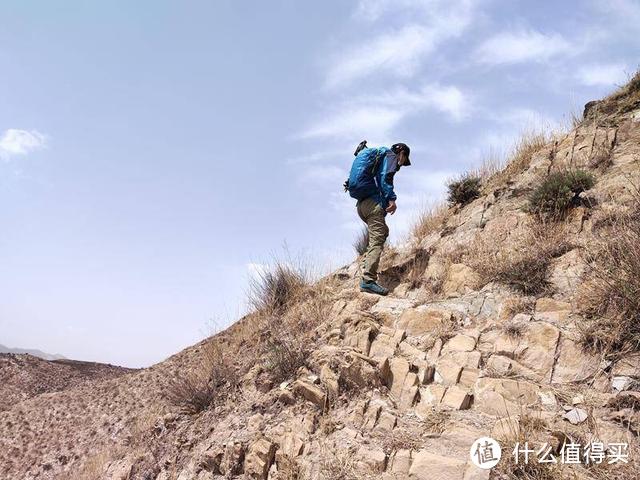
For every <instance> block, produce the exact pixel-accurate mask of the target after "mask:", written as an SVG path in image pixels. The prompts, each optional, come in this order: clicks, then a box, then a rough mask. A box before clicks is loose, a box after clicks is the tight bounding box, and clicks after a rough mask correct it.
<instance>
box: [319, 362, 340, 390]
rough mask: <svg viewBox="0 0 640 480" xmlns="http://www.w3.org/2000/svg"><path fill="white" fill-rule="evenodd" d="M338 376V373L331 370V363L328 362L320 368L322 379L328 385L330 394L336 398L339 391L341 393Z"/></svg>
mask: <svg viewBox="0 0 640 480" xmlns="http://www.w3.org/2000/svg"><path fill="white" fill-rule="evenodd" d="M338 378H339V377H338V374H337V373H335V372H334V371H333V370H331V368H330V367H329V365H327V364H326V363H325V364H324V365H323V366H322V368H321V369H320V381H321V382H322V384H323V385H324V386H325V387H326V389H327V392H329V395H331V396H332V397H334V398H335V397H337V396H338V393H340V387H339V385H338Z"/></svg>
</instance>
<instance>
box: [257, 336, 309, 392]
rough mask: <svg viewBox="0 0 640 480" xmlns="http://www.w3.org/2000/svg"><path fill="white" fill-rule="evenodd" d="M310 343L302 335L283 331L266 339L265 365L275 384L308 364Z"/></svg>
mask: <svg viewBox="0 0 640 480" xmlns="http://www.w3.org/2000/svg"><path fill="white" fill-rule="evenodd" d="M309 345H310V344H309V342H307V341H305V339H304V337H303V336H302V335H291V334H287V333H286V332H283V331H280V332H279V334H278V335H272V336H270V337H269V338H268V339H267V340H266V342H265V344H264V356H263V359H264V367H265V369H266V370H267V372H268V373H269V378H270V379H271V381H272V382H273V383H274V384H279V383H281V382H283V381H285V380H287V379H288V378H291V377H292V376H294V375H295V373H296V372H297V371H298V369H299V368H300V367H303V366H306V364H307V359H308V358H309V353H310V352H309Z"/></svg>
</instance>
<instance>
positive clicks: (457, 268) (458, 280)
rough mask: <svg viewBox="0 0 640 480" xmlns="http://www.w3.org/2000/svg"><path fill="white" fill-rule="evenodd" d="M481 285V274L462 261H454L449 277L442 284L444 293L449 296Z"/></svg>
mask: <svg viewBox="0 0 640 480" xmlns="http://www.w3.org/2000/svg"><path fill="white" fill-rule="evenodd" d="M479 286H480V277H479V275H478V274H477V273H476V272H475V271H474V270H473V269H472V268H471V267H469V266H467V265H464V264H462V263H454V264H453V265H451V266H450V267H449V271H448V272H447V278H446V279H445V281H444V284H443V285H442V293H443V294H444V295H446V296H448V297H454V296H457V295H460V294H463V293H467V292H469V291H472V290H477V289H478V287H479Z"/></svg>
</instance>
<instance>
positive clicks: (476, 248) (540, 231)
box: [465, 225, 572, 295]
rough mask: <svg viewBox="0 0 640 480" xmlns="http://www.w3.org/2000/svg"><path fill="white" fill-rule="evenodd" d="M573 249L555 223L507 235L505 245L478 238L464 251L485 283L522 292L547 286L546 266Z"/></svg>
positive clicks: (468, 261)
mask: <svg viewBox="0 0 640 480" xmlns="http://www.w3.org/2000/svg"><path fill="white" fill-rule="evenodd" d="M571 248H572V244H571V242H570V241H569V240H568V238H567V236H566V234H565V233H564V231H563V229H562V228H561V227H560V226H558V225H547V226H542V225H541V226H534V227H533V228H531V229H526V230H524V231H521V232H519V233H514V234H512V235H511V236H510V237H509V240H508V244H507V243H503V244H496V243H495V242H494V241H493V240H492V239H483V238H479V239H478V240H476V242H475V243H474V244H473V245H472V246H471V247H470V248H469V251H468V252H467V253H466V257H465V258H466V263H468V265H469V266H470V267H472V268H473V269H474V270H475V271H477V272H478V274H479V275H480V277H481V279H482V281H483V283H484V284H486V283H489V282H492V281H495V282H500V283H504V284H506V285H510V286H511V287H513V288H514V289H516V290H518V291H520V292H522V293H524V294H533V295H536V294H540V293H543V292H545V291H547V290H548V289H549V282H548V278H547V277H548V268H549V265H550V264H551V262H552V260H553V259H555V258H557V257H559V256H561V255H563V254H564V253H566V252H568V251H569V250H570V249H571Z"/></svg>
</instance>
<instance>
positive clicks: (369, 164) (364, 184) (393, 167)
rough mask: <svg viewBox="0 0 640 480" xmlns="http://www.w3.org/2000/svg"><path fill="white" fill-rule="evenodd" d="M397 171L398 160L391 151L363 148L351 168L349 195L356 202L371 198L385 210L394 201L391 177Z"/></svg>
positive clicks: (385, 148) (394, 195)
mask: <svg viewBox="0 0 640 480" xmlns="http://www.w3.org/2000/svg"><path fill="white" fill-rule="evenodd" d="M398 170H399V168H398V160H397V158H396V154H395V153H393V152H392V151H391V149H389V148H387V147H379V148H365V149H363V150H362V151H361V152H360V153H358V155H357V156H356V158H355V160H354V161H353V165H352V166H351V173H350V174H349V194H350V195H351V196H352V197H353V198H357V199H358V200H364V199H365V198H369V197H372V198H373V199H374V200H375V201H376V202H377V203H379V204H380V205H381V206H382V208H384V209H386V208H387V206H388V205H389V201H390V200H395V199H396V194H395V192H394V191H393V176H394V175H395V173H396V172H397V171H398Z"/></svg>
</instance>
